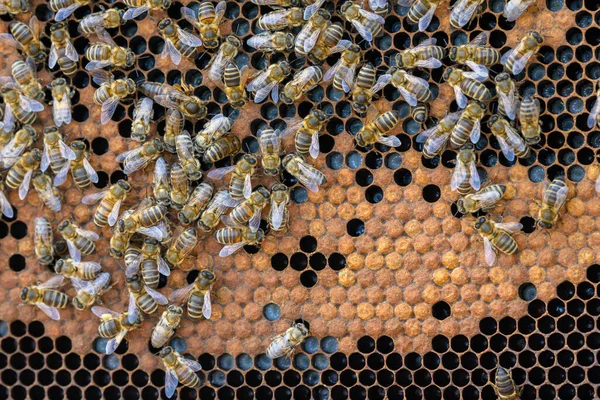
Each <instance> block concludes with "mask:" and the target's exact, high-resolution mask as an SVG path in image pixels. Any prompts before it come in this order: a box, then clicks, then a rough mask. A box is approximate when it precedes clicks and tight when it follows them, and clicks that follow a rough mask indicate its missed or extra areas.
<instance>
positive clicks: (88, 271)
mask: <svg viewBox="0 0 600 400" xmlns="http://www.w3.org/2000/svg"><path fill="white" fill-rule="evenodd" d="M101 269H102V266H101V265H100V264H98V263H97V262H93V261H86V262H84V261H82V262H75V261H73V260H71V259H70V258H67V259H64V258H61V259H60V260H58V261H57V262H56V265H55V266H54V271H56V273H57V274H60V275H63V276H64V277H66V278H70V279H72V278H77V279H79V280H84V281H91V280H94V279H96V278H97V277H98V274H99V273H100V270H101Z"/></svg>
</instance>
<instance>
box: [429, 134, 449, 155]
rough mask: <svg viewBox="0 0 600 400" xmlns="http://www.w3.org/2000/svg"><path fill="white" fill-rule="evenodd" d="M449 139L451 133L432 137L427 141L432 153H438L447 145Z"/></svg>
mask: <svg viewBox="0 0 600 400" xmlns="http://www.w3.org/2000/svg"><path fill="white" fill-rule="evenodd" d="M449 137H450V133H443V134H441V135H440V134H437V135H432V136H430V137H429V138H428V139H427V146H430V147H429V148H430V149H431V150H430V151H431V152H432V153H437V152H438V151H439V150H441V149H442V148H443V147H444V146H445V145H446V142H447V141H448V138H449Z"/></svg>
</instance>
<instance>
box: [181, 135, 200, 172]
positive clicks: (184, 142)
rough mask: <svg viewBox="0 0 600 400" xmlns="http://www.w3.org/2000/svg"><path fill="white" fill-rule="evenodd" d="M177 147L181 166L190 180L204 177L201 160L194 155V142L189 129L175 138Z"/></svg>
mask: <svg viewBox="0 0 600 400" xmlns="http://www.w3.org/2000/svg"><path fill="white" fill-rule="evenodd" d="M175 149H176V150H177V156H178V157H179V162H180V163H181V167H182V168H183V170H184V171H185V174H186V175H187V177H188V179H189V180H190V181H197V180H199V179H200V178H202V170H201V169H200V161H198V159H197V158H196V157H195V156H194V143H193V142H192V137H191V136H190V134H189V133H188V132H187V131H183V132H182V133H181V134H179V135H178V136H177V137H176V138H175Z"/></svg>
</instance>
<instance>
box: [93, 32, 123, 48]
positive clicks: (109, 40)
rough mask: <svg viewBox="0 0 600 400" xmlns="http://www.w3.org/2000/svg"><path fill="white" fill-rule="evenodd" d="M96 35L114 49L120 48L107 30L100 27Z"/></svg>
mask: <svg viewBox="0 0 600 400" xmlns="http://www.w3.org/2000/svg"><path fill="white" fill-rule="evenodd" d="M96 35H97V36H98V39H100V40H101V41H103V42H104V43H107V44H109V45H111V46H114V47H119V45H118V44H116V43H115V41H114V40H113V38H112V37H111V36H110V35H109V34H108V32H107V31H106V29H104V28H102V27H99V28H98V29H97V30H96Z"/></svg>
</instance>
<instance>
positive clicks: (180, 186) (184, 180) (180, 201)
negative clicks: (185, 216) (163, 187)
mask: <svg viewBox="0 0 600 400" xmlns="http://www.w3.org/2000/svg"><path fill="white" fill-rule="evenodd" d="M170 179H171V192H170V193H169V197H170V198H171V206H172V207H173V208H175V209H176V210H181V209H182V208H183V206H184V205H185V204H186V203H187V202H188V200H189V199H190V192H191V189H190V182H189V180H188V177H187V174H186V173H185V170H184V169H183V167H182V166H181V164H179V163H174V164H173V167H172V168H171V174H170Z"/></svg>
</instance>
